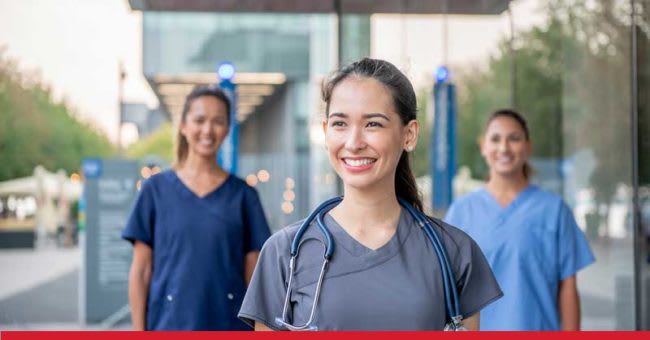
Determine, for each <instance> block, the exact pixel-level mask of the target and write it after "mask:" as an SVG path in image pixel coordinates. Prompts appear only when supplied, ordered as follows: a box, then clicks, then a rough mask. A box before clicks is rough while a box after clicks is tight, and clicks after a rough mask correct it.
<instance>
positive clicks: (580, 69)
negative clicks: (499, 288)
mask: <svg viewBox="0 0 650 340" xmlns="http://www.w3.org/2000/svg"><path fill="white" fill-rule="evenodd" d="M622 3H623V2H621V1H614V0H604V1H597V2H594V1H582V0H577V1H566V0H549V1H547V2H546V7H545V9H544V10H545V11H546V14H547V21H546V23H545V24H543V25H541V26H540V27H533V28H530V29H528V30H526V31H522V32H517V33H516V39H515V42H514V51H513V53H512V54H511V53H510V51H509V49H510V46H509V42H508V41H506V40H505V39H504V40H503V41H502V42H501V43H500V45H499V50H498V53H497V54H496V55H495V56H493V57H492V58H491V60H490V62H489V63H488V66H487V69H486V70H484V71H482V72H481V71H479V72H476V71H474V72H472V73H471V74H465V75H464V76H461V80H460V82H459V83H460V84H459V86H460V87H461V88H462V89H463V90H462V91H459V93H462V96H461V97H460V98H459V99H460V102H459V107H460V110H459V126H460V129H461V130H460V132H459V136H460V137H459V139H460V140H459V146H460V151H461V152H460V157H459V158H460V164H465V165H469V166H470V167H471V168H472V170H473V173H474V174H477V173H478V175H479V176H484V175H486V173H485V171H486V169H485V166H484V165H483V161H482V159H481V156H480V154H479V150H478V148H477V147H476V138H477V136H478V135H479V134H480V133H481V129H482V124H483V122H484V121H485V117H486V116H487V115H488V114H489V113H490V112H492V111H494V110H495V109H497V108H500V107H505V106H511V105H510V100H509V98H510V95H511V93H510V90H509V89H510V87H511V86H510V84H511V79H510V75H511V72H510V67H511V62H512V60H511V58H512V57H511V56H512V55H514V63H515V66H516V81H515V83H516V89H515V93H516V96H515V97H516V105H515V106H516V107H515V108H516V109H518V110H519V111H521V112H522V113H523V114H524V115H525V117H526V119H527V120H528V122H529V127H530V130H531V137H532V140H533V145H534V156H535V157H539V158H547V159H556V160H558V161H559V160H561V159H565V158H567V157H569V156H571V155H573V154H575V153H576V152H578V151H580V150H587V151H590V152H592V153H593V154H594V156H595V158H596V160H597V164H596V169H595V170H594V171H593V172H592V173H591V174H590V175H589V178H586V179H585V182H588V183H589V184H590V185H591V186H592V187H593V188H594V189H595V190H596V192H597V195H598V198H599V200H600V201H601V202H608V200H609V199H610V198H611V196H612V194H613V192H614V190H615V187H616V186H617V185H618V183H628V184H629V181H630V176H629V175H630V173H631V172H630V166H631V159H630V155H631V154H630V152H628V150H631V148H630V144H629V141H630V138H629V137H628V135H629V133H630V131H631V130H630V129H631V126H630V121H629V109H630V106H629V105H630V95H629V93H630V87H629V83H630V79H629V77H630V73H629V65H630V58H629V53H630V48H629V32H630V31H629V30H630V26H629V22H626V18H627V19H629V15H628V14H629V13H628V12H627V11H628V10H629V9H626V8H625V6H621V4H622ZM626 15H627V16H626ZM575 168H576V171H577V172H578V176H582V175H583V174H581V173H580V170H581V164H575ZM585 176H586V175H585Z"/></svg>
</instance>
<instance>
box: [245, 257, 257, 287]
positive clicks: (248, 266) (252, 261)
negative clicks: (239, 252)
mask: <svg viewBox="0 0 650 340" xmlns="http://www.w3.org/2000/svg"><path fill="white" fill-rule="evenodd" d="M259 256H260V252H259V251H250V252H248V253H247V254H246V257H245V258H244V280H245V281H246V286H248V284H249V283H250V282H251V277H252V276H253V271H254V270H255V265H256V264H257V258H258V257H259Z"/></svg>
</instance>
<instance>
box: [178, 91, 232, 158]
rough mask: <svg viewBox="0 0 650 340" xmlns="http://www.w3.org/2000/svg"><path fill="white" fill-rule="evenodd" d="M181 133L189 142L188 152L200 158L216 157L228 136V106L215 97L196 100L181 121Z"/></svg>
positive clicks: (202, 97)
mask: <svg viewBox="0 0 650 340" xmlns="http://www.w3.org/2000/svg"><path fill="white" fill-rule="evenodd" d="M180 132H181V134H182V135H183V136H184V137H185V139H186V140H187V144H188V149H189V150H188V151H189V153H190V154H194V155H195V156H199V157H216V153H217V151H218V150H219V147H220V146H221V143H222V142H223V140H224V138H226V135H228V111H227V108H226V104H225V103H224V102H223V101H221V100H219V99H217V98H215V97H213V96H200V97H198V98H196V99H194V100H193V101H192V103H191V105H190V108H189V111H188V112H187V115H186V116H185V118H184V119H183V121H181V126H180Z"/></svg>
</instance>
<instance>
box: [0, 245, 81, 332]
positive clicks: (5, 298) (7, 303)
mask: <svg viewBox="0 0 650 340" xmlns="http://www.w3.org/2000/svg"><path fill="white" fill-rule="evenodd" d="M80 263H81V253H80V251H79V248H69V249H64V248H55V247H47V248H44V249H36V250H35V249H19V250H13V249H11V250H4V249H3V250H0V273H2V274H1V275H0V329H2V330H9V329H60V330H63V329H79V325H78V280H79V279H78V275H79V267H80Z"/></svg>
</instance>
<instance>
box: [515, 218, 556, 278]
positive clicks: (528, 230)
mask: <svg viewBox="0 0 650 340" xmlns="http://www.w3.org/2000/svg"><path fill="white" fill-rule="evenodd" d="M544 220H545V219H544V218H541V217H534V218H531V219H529V220H527V221H526V224H522V225H519V226H516V228H514V230H513V232H512V236H513V240H512V241H513V242H512V245H511V247H513V248H514V249H515V252H516V253H515V254H514V255H515V256H516V258H517V264H518V265H519V267H520V268H528V269H529V270H530V271H532V272H536V271H537V272H540V273H543V274H544V277H545V278H546V279H547V280H549V282H557V280H558V278H557V276H558V261H559V258H558V252H557V233H556V231H555V230H554V229H551V228H549V226H548V224H546V223H544Z"/></svg>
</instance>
